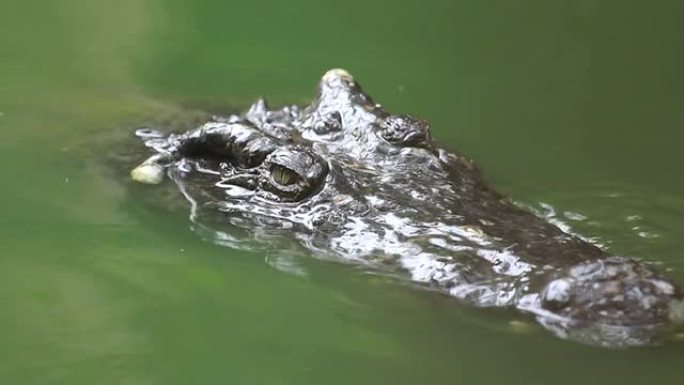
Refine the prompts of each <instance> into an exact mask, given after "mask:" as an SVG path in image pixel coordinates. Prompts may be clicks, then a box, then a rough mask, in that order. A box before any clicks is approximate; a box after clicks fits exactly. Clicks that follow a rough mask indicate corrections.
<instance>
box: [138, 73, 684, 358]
mask: <svg viewBox="0 0 684 385" xmlns="http://www.w3.org/2000/svg"><path fill="white" fill-rule="evenodd" d="M138 135H139V136H141V137H143V139H144V140H145V143H146V145H147V146H148V147H150V148H152V149H154V150H155V151H156V154H155V155H153V156H152V157H150V158H149V159H148V160H147V161H145V162H144V163H143V164H141V165H140V166H139V167H138V168H136V169H135V170H134V171H133V172H132V175H133V177H134V179H137V180H139V181H143V182H148V183H158V182H161V181H162V180H163V178H164V175H165V173H166V174H167V175H168V176H169V177H170V178H171V179H173V180H174V181H175V182H176V183H177V184H178V186H179V187H180V189H181V191H182V192H183V194H184V195H185V197H186V198H187V199H188V200H189V201H190V202H191V203H192V211H193V214H192V216H193V220H194V221H195V222H196V223H199V224H200V225H203V226H206V227H215V226H217V223H218V222H217V218H221V219H223V220H226V221H229V222H230V223H232V224H234V225H237V226H239V227H242V228H246V229H248V230H250V231H254V232H259V231H268V232H281V233H287V234H291V235H292V237H293V238H294V239H295V240H297V241H298V242H299V243H301V244H302V245H303V246H304V247H305V248H307V249H308V250H310V251H311V252H312V253H313V254H315V255H319V256H322V255H325V256H326V257H332V258H334V259H337V260H341V261H348V262H352V263H357V264H363V265H365V266H367V267H368V268H369V269H375V270H380V271H386V272H388V273H391V274H394V275H397V276H403V277H406V278H407V279H410V280H411V281H412V282H416V283H417V284H420V285H424V286H427V287H430V288H433V289H436V290H440V291H443V292H445V293H448V294H449V295H451V296H453V297H456V298H459V299H461V300H464V301H467V302H469V303H472V304H474V305H477V306H498V307H515V308H517V309H520V310H522V311H524V312H528V313H532V314H534V315H535V316H536V318H537V320H538V321H539V322H540V323H541V324H542V325H544V326H545V327H547V328H548V329H550V330H552V331H553V332H554V333H556V334H557V335H559V336H561V337H564V338H570V339H575V340H579V341H582V342H586V343H591V344H598V345H604V346H630V345H644V344H650V343H654V342H656V341H658V340H659V338H661V337H662V336H663V334H664V333H666V332H667V331H668V330H669V329H671V327H672V326H673V325H674V324H676V323H679V322H681V320H682V318H684V315H683V314H682V313H683V312H684V311H683V310H682V306H683V305H682V300H683V294H682V290H681V289H680V288H679V287H678V286H677V285H676V284H675V283H673V282H671V281H670V280H669V279H668V278H666V277H664V276H663V275H662V274H660V273H659V272H657V271H655V270H654V269H653V268H652V267H650V266H648V265H646V264H644V263H643V262H639V261H636V260H631V259H626V258H621V257H616V256H612V255H610V254H609V253H608V252H606V251H604V250H602V249H600V248H598V247H596V246H594V245H592V244H590V243H587V242H585V241H584V240H582V239H580V238H578V237H576V236H574V235H571V234H567V233H564V232H563V231H561V230H560V229H559V228H558V227H556V226H554V225H552V224H550V223H548V222H546V221H545V220H543V219H541V218H539V217H537V216H535V215H534V214H532V213H530V212H528V211H525V210H523V209H521V208H520V207H518V206H516V205H515V204H513V203H512V202H511V201H509V200H508V199H506V198H504V197H503V196H501V195H500V194H499V193H497V192H495V191H494V190H492V189H491V188H489V187H488V186H487V185H486V184H485V182H484V181H483V179H482V176H481V174H480V173H479V171H478V170H477V169H476V168H475V167H474V166H473V164H472V162H471V161H470V160H469V159H467V158H465V157H463V156H461V155H459V154H454V153H449V152H447V151H446V150H444V149H442V148H440V147H439V146H438V145H437V144H436V143H435V142H433V140H432V137H431V134H430V128H429V125H428V123H427V122H425V121H422V120H418V119H415V118H413V117H411V116H408V115H392V114H390V113H389V112H387V111H385V110H384V109H383V108H382V107H380V106H379V105H377V104H375V103H374V102H373V101H372V100H371V98H370V97H369V96H368V95H367V94H365V93H364V92H363V91H362V90H361V88H360V86H359V85H358V83H357V82H356V81H355V80H354V79H353V78H352V77H351V76H350V75H349V74H348V73H347V72H345V71H343V70H331V71H328V72H327V73H326V74H325V75H324V76H323V78H322V80H321V82H320V85H319V94H318V96H317V98H316V99H314V101H313V102H312V103H311V105H309V106H307V107H305V108H300V107H297V106H288V107H285V108H282V109H277V110H271V109H269V108H268V107H267V106H266V104H265V102H263V101H261V100H260V101H258V102H257V103H255V104H254V105H253V106H252V107H251V108H250V110H249V111H247V112H246V113H245V114H243V115H233V116H230V117H217V118H215V119H214V120H212V121H210V122H207V123H206V124H204V125H202V126H201V127H199V128H196V129H193V130H190V131H188V132H185V133H181V134H163V133H160V132H157V131H152V130H139V131H138Z"/></svg>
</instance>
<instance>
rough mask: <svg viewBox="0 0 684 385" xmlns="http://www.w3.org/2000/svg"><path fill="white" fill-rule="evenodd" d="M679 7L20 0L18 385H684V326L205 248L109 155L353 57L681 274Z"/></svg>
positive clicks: (14, 328) (374, 83)
mask: <svg viewBox="0 0 684 385" xmlns="http://www.w3.org/2000/svg"><path fill="white" fill-rule="evenodd" d="M682 11H684V6H682V5H681V3H676V2H674V1H651V2H638V1H588V0H576V1H517V2H513V1H503V0H502V1H475V0H473V1H451V0H443V1H405V2H386V3H385V4H381V3H379V2H370V1H358V0H353V1H345V2H342V1H334V2H324V1H320V0H309V1H302V2H294V1H273V2H270V3H267V2H258V1H254V2H240V3H238V2H229V1H218V0H213V1H206V0H204V1H180V0H120V1H117V2H114V1H109V2H105V1H92V0H91V1H86V0H81V1H78V0H60V1H55V0H42V1H35V0H26V1H22V2H20V1H18V0H2V1H0V130H1V132H2V140H0V178H1V179H0V180H1V181H2V182H1V183H2V188H1V189H0V199H1V202H2V203H1V204H0V205H1V209H0V210H1V211H0V213H2V215H1V216H0V305H1V306H2V311H0V383H1V384H9V385H14V384H21V385H23V384H89V385H90V384H103V385H105V384H136V385H137V384H293V385H301V384H315V385H322V384H393V385H394V384H501V383H507V384H579V383H582V384H620V385H627V384H644V383H653V384H659V385H663V384H681V383H682V381H684V379H682V377H683V375H684V369H682V366H681V362H682V357H684V343H683V342H679V343H670V344H667V345H665V346H663V347H658V348H646V349H633V350H627V351H613V350H603V349H597V348H592V347H587V346H582V345H579V344H576V343H572V342H567V341H562V340H559V339H557V338H554V337H552V336H550V335H549V334H548V333H546V332H542V331H539V330H536V329H534V328H532V330H530V331H528V332H525V333H522V332H513V331H511V328H510V327H509V322H510V321H511V320H522V321H525V320H526V319H525V318H523V317H519V316H517V315H516V314H514V313H509V312H502V311H496V310H476V309H472V308H469V307H467V306H462V305H459V304H457V303H455V302H454V301H452V300H450V299H448V298H444V297H442V296H438V295H435V294H432V293H424V292H420V291H417V290H414V289H411V288H408V287H404V286H400V285H397V284H394V283H392V282H388V281H387V280H384V279H381V278H379V277H374V276H369V275H365V274H363V273H362V272H360V271H358V270H356V269H352V268H349V267H346V266H342V265H336V264H331V263H323V262H315V261H305V262H303V263H304V265H305V268H306V270H307V271H308V275H306V276H297V275H292V274H287V273H283V272H281V271H278V270H276V269H274V268H272V267H271V266H270V265H269V264H268V263H266V262H265V256H264V255H261V254H259V253H258V252H254V253H250V252H238V251H235V250H231V249H227V248H224V247H220V246H215V245H212V244H211V243H208V242H204V241H202V240H201V239H200V237H198V236H197V235H196V234H194V233H192V232H191V231H190V230H189V226H188V224H189V222H188V219H187V212H185V211H184V210H168V209H166V206H164V205H155V204H154V202H153V201H152V199H151V198H152V197H150V196H149V195H151V194H153V193H154V191H156V190H153V189H146V187H145V186H136V185H133V183H131V182H129V181H128V180H127V179H126V178H125V176H124V175H122V174H121V173H117V172H118V171H116V170H114V171H112V169H111V167H108V163H107V161H106V158H107V156H108V155H109V154H108V152H111V151H113V149H114V148H116V145H114V144H113V143H120V141H121V140H120V139H121V138H122V137H123V136H125V135H127V134H128V133H129V132H130V131H131V128H132V127H135V126H136V125H137V124H140V123H141V122H145V121H149V120H152V119H157V118H159V117H162V116H174V115H175V114H182V111H184V109H185V108H189V107H202V106H212V107H216V106H221V105H225V106H238V107H241V106H245V105H247V104H248V103H249V102H251V101H252V100H253V99H254V98H256V97H257V96H259V95H267V96H269V97H270V101H272V102H273V103H274V104H278V103H286V102H305V101H306V100H307V99H309V98H311V97H312V96H313V92H314V87H315V83H316V81H317V78H318V77H319V76H320V74H322V73H323V72H324V71H325V70H326V69H328V68H332V67H343V68H346V69H348V70H349V71H351V72H352V73H353V74H354V75H355V76H356V77H357V79H359V81H360V82H361V83H362V84H363V85H364V87H365V88H366V90H367V91H369V92H370V93H371V94H372V95H373V96H374V97H375V99H376V100H378V101H380V102H382V103H383V104H384V105H385V106H386V107H387V108H388V109H390V110H392V111H396V112H406V113H412V114H415V115H417V116H420V117H423V118H425V119H428V120H430V121H431V122H432V124H433V127H434V134H435V136H436V137H437V138H438V140H439V141H440V142H441V143H443V144H445V145H446V146H448V147H452V148H458V149H459V150H461V151H463V152H465V153H468V154H469V155H471V156H472V157H474V158H475V159H477V161H478V163H479V164H480V166H481V167H482V168H483V169H484V171H485V173H486V174H487V176H488V179H489V180H490V181H491V182H492V183H493V184H494V185H496V186H497V187H498V189H500V190H501V191H504V192H506V193H507V194H509V195H512V196H513V197H515V198H516V199H517V200H519V201H521V202H525V203H528V204H530V205H535V206H537V205H538V204H539V203H540V202H545V203H548V204H551V205H552V206H553V207H555V208H556V209H557V210H558V215H559V217H560V218H562V219H564V220H565V221H566V222H567V223H569V224H571V225H572V226H573V228H574V229H576V230H577V231H579V232H581V233H583V234H585V235H588V236H593V237H597V238H599V240H600V241H601V242H602V243H607V244H609V245H610V246H611V248H612V249H613V250H615V251H616V252H618V253H620V254H623V255H634V256H640V257H644V258H648V259H650V260H654V261H659V262H663V264H664V265H665V266H667V267H669V268H672V269H673V271H672V272H671V274H672V275H673V276H674V277H676V278H677V279H679V280H680V281H682V282H684V255H682V254H681V250H682V239H684V233H683V230H682V229H684V215H683V214H684V197H683V196H684V195H683V194H684V180H683V179H682V171H681V165H682V161H681V158H680V157H681V154H682V151H681V146H682V137H683V135H682V124H683V123H684V110H683V109H682V106H683V105H684V104H683V102H684V94H683V92H684V76H682V72H681V70H682V68H684V39H683V38H682V36H684V34H683V32H684V31H682V26H681V25H682V24H681V15H682ZM131 140H132V139H131ZM145 197H147V199H148V200H145V199H146V198H145ZM566 211H567V212H570V213H569V214H568V215H567V216H569V219H568V218H565V217H564V214H563V213H564V212H566ZM572 213H578V214H582V215H583V216H585V217H586V219H584V220H579V219H581V217H578V216H576V215H572ZM573 218H574V219H573Z"/></svg>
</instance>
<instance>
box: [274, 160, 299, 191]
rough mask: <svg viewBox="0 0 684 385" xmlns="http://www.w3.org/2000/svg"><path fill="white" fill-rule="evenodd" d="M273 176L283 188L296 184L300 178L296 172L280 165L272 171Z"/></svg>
mask: <svg viewBox="0 0 684 385" xmlns="http://www.w3.org/2000/svg"><path fill="white" fill-rule="evenodd" d="M271 175H272V176H273V180H274V181H276V182H278V183H279V184H281V185H283V186H288V185H291V184H294V183H295V182H296V181H297V178H298V176H297V173H295V172H294V171H292V170H290V169H289V168H286V167H283V166H278V165H275V166H273V168H272V169H271Z"/></svg>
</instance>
